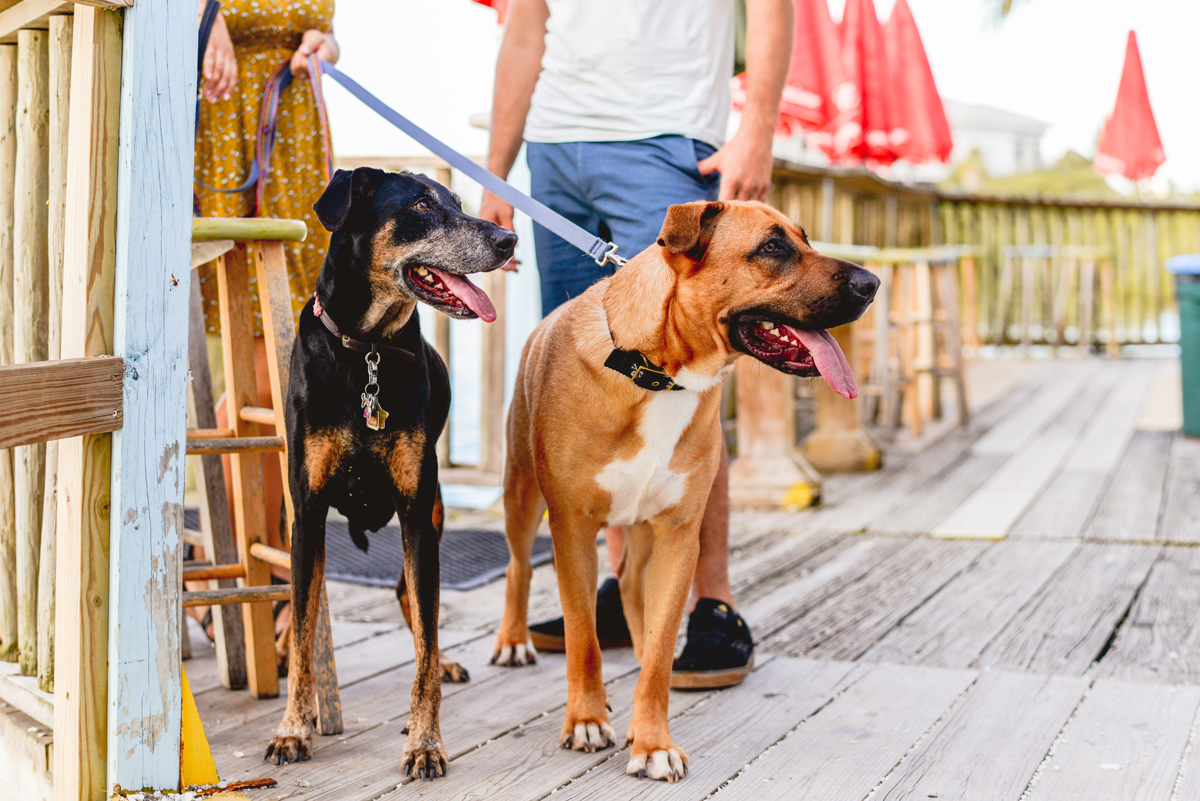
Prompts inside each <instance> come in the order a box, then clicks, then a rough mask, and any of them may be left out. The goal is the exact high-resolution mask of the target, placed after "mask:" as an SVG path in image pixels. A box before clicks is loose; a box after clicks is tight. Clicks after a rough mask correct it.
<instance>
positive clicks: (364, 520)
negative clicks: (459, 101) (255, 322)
mask: <svg viewBox="0 0 1200 801" xmlns="http://www.w3.org/2000/svg"><path fill="white" fill-rule="evenodd" d="M314 208H315V209H316V212H317V217H318V218H319V219H320V220H321V224H322V225H324V226H325V227H326V228H328V229H329V230H330V231H332V232H333V237H332V239H331V240H330V244H329V253H328V255H327V256H326V257H325V264H324V266H322V268H321V275H320V277H319V278H318V280H317V291H316V295H315V297H314V298H313V299H312V300H310V301H309V303H308V305H307V306H305V307H304V311H303V312H301V315H300V324H299V329H298V331H297V335H296V345H295V349H294V350H293V352H292V367H291V383H290V386H289V387H288V401H287V436H288V459H289V467H288V480H289V484H290V487H291V493H292V499H293V501H294V505H295V510H296V523H295V528H294V530H293V533H292V543H291V546H292V648H291V653H290V655H289V663H288V705H287V711H286V712H285V713H284V716H283V721H282V722H281V723H280V725H279V729H278V730H277V731H276V733H275V738H274V740H272V741H271V745H270V746H269V747H268V748H267V754H266V758H267V759H268V760H272V761H274V762H275V763H276V764H283V763H285V762H297V761H302V760H306V759H309V758H310V756H311V755H312V731H313V725H314V723H315V721H316V694H315V684H314V681H313V665H312V661H313V642H314V636H315V623H316V619H317V618H316V614H317V609H318V606H319V603H320V597H321V587H322V582H323V580H324V570H325V517H326V514H327V513H328V511H329V508H330V507H331V506H332V507H334V508H336V509H338V510H339V511H340V512H341V513H342V514H344V515H345V516H346V518H347V520H348V521H349V526H350V531H351V536H352V537H353V539H354V541H355V543H356V544H357V545H358V546H359V547H360V548H363V549H364V550H365V548H366V535H365V534H364V533H363V532H366V531H377V530H378V529H379V528H380V527H382V526H383V525H385V524H386V523H387V522H388V521H389V520H390V519H391V518H392V515H393V514H398V515H399V517H400V524H401V527H402V529H403V532H404V575H402V576H401V577H400V581H399V583H398V584H397V585H396V595H397V596H398V597H399V599H400V606H401V608H402V609H403V611H404V617H405V620H407V621H408V626H409V628H410V629H411V630H412V633H413V639H414V641H415V645H416V649H415V650H416V666H417V677H416V681H414V682H413V688H412V705H411V712H410V714H409V722H408V742H407V743H406V744H405V747H404V760H403V765H402V767H403V769H404V771H405V773H407V774H409V775H416V776H420V777H422V778H433V777H436V776H441V775H442V774H444V773H445V771H446V763H447V756H446V751H445V749H444V748H443V747H442V736H441V731H440V728H439V724H438V708H439V706H440V704H441V697H442V690H441V681H442V678H443V675H445V677H446V678H448V679H450V680H452V681H466V680H467V674H466V671H465V670H463V669H462V668H460V667H459V666H458V665H456V664H454V663H453V662H447V661H441V657H440V652H439V650H438V636H437V625H438V542H439V540H440V538H441V528H442V507H441V497H440V493H439V490H438V471H437V457H436V455H435V451H434V446H435V443H436V442H437V439H438V436H439V435H440V434H441V432H442V428H443V427H444V426H445V424H446V416H447V414H448V413H449V409H450V382H449V380H448V377H447V373H446V365H445V364H444V363H443V362H442V359H441V357H440V356H438V354H437V352H436V351H435V350H434V349H433V348H432V347H430V345H429V344H428V343H427V342H425V340H424V339H423V338H422V337H421V332H420V328H419V326H418V322H417V301H421V302H423V303H427V304H429V305H430V306H433V307H434V308H436V309H438V310H439V311H442V312H444V313H446V314H448V315H450V316H451V317H456V318H459V319H470V318H473V317H476V316H478V317H481V318H483V319H484V320H486V321H488V322H491V321H492V320H495V319H496V313H495V310H494V309H493V308H492V304H491V301H490V300H488V298H487V295H485V294H484V293H483V292H482V291H481V290H479V289H478V288H476V287H475V286H474V285H473V284H471V282H470V281H469V280H468V279H466V278H464V277H462V276H465V275H466V274H468V273H478V272H487V271H490V270H495V269H496V268H498V267H500V266H501V265H503V264H504V263H505V262H507V261H508V260H509V259H510V258H511V257H512V255H513V250H514V248H515V247H516V243H517V237H516V235H515V234H513V233H511V232H509V231H506V230H504V229H503V228H500V227H499V226H497V225H493V224H492V223H490V222H485V221H483V220H479V219H475V218H474V217H470V216H468V215H466V214H464V213H463V211H462V206H461V204H460V203H459V201H458V198H457V197H455V196H454V195H453V194H452V193H451V192H450V191H449V190H447V189H446V188H445V187H443V186H441V185H440V184H437V183H435V182H433V181H431V180H429V179H427V178H425V177H423V176H419V175H412V174H408V173H385V172H383V171H381V170H375V169H369V168H359V169H356V170H354V172H353V173H351V172H348V171H346V170H338V172H337V175H335V176H334V178H333V180H332V181H330V183H329V186H328V188H326V190H325V193H324V194H323V195H321V198H320V200H318V201H317V203H316V204H315V206H314ZM406 584H407V586H406ZM410 601H411V603H412V604H413V605H415V607H416V609H415V614H413V613H412V610H410Z"/></svg>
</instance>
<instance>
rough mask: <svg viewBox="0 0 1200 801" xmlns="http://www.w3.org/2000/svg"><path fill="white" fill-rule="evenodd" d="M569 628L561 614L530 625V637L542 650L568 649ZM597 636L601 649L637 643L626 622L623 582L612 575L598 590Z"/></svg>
mask: <svg viewBox="0 0 1200 801" xmlns="http://www.w3.org/2000/svg"><path fill="white" fill-rule="evenodd" d="M565 632H566V627H565V626H564V624H563V619H562V618H561V617H558V618H555V619H554V620H547V621H546V622H545V623H535V624H534V625H532V626H530V627H529V639H530V640H531V641H532V642H533V647H534V648H536V649H538V650H539V651H565V650H567V637H566V633H565ZM596 637H597V638H598V639H599V640H600V647H601V648H628V647H629V646H630V645H633V640H632V639H631V638H630V637H629V626H628V625H627V624H626V623H625V608H624V607H623V606H621V585H620V584H618V583H617V580H616V579H615V578H610V579H608V580H607V581H605V582H604V583H603V584H601V585H600V590H599V591H598V592H597V593H596Z"/></svg>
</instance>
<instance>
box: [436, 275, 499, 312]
mask: <svg viewBox="0 0 1200 801" xmlns="http://www.w3.org/2000/svg"><path fill="white" fill-rule="evenodd" d="M429 272H431V273H433V274H434V275H436V276H437V277H438V278H440V279H442V283H443V284H445V285H446V288H447V289H449V290H450V291H451V292H453V293H454V296H455V297H457V298H458V299H459V300H461V301H462V302H463V303H465V304H467V308H468V309H470V310H471V311H473V312H475V314H477V315H479V319H480V320H483V321H484V322H485V323H492V322H495V321H496V307H495V306H493V305H492V299H491V298H489V297H488V296H487V293H486V292H484V291H483V290H482V289H480V288H479V287H477V286H475V285H474V284H472V283H471V281H470V280H469V279H468V278H466V277H465V276H461V275H455V274H454V273H448V272H445V271H444V270H439V269H437V268H436V267H430V268H429Z"/></svg>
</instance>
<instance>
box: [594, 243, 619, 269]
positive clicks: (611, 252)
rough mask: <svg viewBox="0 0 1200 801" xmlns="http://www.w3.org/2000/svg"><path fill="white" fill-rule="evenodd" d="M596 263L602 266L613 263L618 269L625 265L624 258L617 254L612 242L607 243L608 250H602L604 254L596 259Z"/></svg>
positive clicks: (615, 246)
mask: <svg viewBox="0 0 1200 801" xmlns="http://www.w3.org/2000/svg"><path fill="white" fill-rule="evenodd" d="M595 261H596V264H599V265H600V266H601V267H603V266H604V265H606V264H612V265H614V266H615V267H616V268H617V269H618V270H619V269H621V268H622V267H624V266H625V262H626V259H623V258H621V257H620V256H618V255H617V245H616V243H614V242H609V243H608V250H606V251H604V255H603V256H601V257H600V258H598V259H596V260H595Z"/></svg>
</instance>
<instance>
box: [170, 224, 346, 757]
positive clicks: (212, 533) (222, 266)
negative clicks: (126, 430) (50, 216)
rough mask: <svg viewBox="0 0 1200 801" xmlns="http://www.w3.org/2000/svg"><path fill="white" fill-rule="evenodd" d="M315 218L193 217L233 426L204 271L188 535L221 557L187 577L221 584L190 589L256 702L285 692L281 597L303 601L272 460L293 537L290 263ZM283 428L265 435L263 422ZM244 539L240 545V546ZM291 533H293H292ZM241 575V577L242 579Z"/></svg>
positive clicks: (333, 693)
mask: <svg viewBox="0 0 1200 801" xmlns="http://www.w3.org/2000/svg"><path fill="white" fill-rule="evenodd" d="M306 233H307V231H306V228H305V225H304V223H302V222H299V221H294V220H245V219H221V218H200V219H196V220H193V227H192V238H193V245H192V248H193V256H192V264H193V268H195V267H196V266H198V265H199V264H203V263H206V262H209V261H213V262H215V264H216V274H217V290H218V302H219V304H220V316H221V345H222V351H223V361H224V372H225V397H226V408H227V409H228V411H229V424H228V425H229V427H228V428H226V429H218V428H217V423H216V415H215V412H214V402H213V401H214V398H213V393H212V378H211V372H210V369H209V363H208V351H207V347H206V344H205V336H204V313H203V309H202V307H201V300H200V291H199V277H198V276H197V274H196V272H195V270H194V269H193V272H192V279H191V280H192V307H191V321H190V341H189V348H188V356H189V363H190V369H191V373H192V381H191V384H190V390H189V396H190V400H191V404H190V405H191V414H192V420H191V427H190V428H189V430H188V436H187V453H188V455H200V456H202V459H201V460H200V462H199V463H198V465H199V469H198V470H197V479H198V482H197V483H198V484H200V485H201V492H200V500H201V506H200V514H201V530H200V531H199V532H185V536H186V537H187V538H188V539H189V540H190V541H192V542H195V543H198V544H201V545H203V546H204V547H205V550H206V552H207V555H208V557H209V560H211V561H209V562H207V563H205V564H192V565H187V566H185V568H184V573H183V576H184V579H185V580H188V581H192V580H205V579H207V580H208V581H209V582H210V589H208V590H199V591H193V592H184V594H183V606H185V607H189V606H210V605H211V606H212V607H213V609H214V614H213V622H214V629H215V635H216V640H217V658H218V662H219V664H220V671H221V681H222V683H223V684H224V685H225V686H226V687H230V688H233V687H238V686H249V689H250V692H251V694H252V695H254V696H255V697H256V698H269V697H274V696H277V695H278V694H279V679H278V673H277V666H276V654H275V627H274V621H273V617H272V613H271V605H270V603H269V602H272V601H279V600H285V599H290V598H291V586H290V585H287V584H277V585H272V584H271V566H272V565H278V566H283V567H290V565H291V559H290V557H289V555H288V553H287V552H286V551H282V550H279V549H276V548H272V547H270V546H269V545H267V526H268V525H274V524H275V523H276V521H269V520H267V519H266V513H265V510H264V508H263V503H262V494H263V459H264V458H266V456H265V455H266V454H276V458H278V459H279V463H280V469H281V471H282V475H283V477H284V487H283V490H284V491H283V497H284V509H285V516H286V531H287V532H288V535H289V536H290V532H291V530H292V523H293V521H294V519H295V513H294V509H293V506H292V499H291V496H290V494H289V493H288V488H287V469H288V466H287V438H286V436H285V432H286V426H285V422H284V412H283V410H284V399H285V397H286V388H287V385H288V370H289V367H290V364H291V352H292V343H293V342H294V340H295V336H296V332H295V323H294V322H293V320H292V306H291V290H290V288H289V286H288V280H287V265H286V262H285V259H284V251H283V243H284V242H285V241H302V240H303V239H304V237H305V235H306ZM250 261H253V263H254V268H255V272H256V274H257V289H258V296H259V300H260V302H261V307H262V315H263V331H264V335H265V339H266V345H267V357H268V359H267V361H268V372H269V376H270V383H271V407H270V408H264V407H259V406H257V405H256V404H257V398H258V388H257V386H256V378H255V369H254V344H253V342H254V337H253V327H252V323H251V304H250V277H249V263H250ZM261 425H272V426H274V427H275V434H274V435H273V436H262V435H261V434H260V432H259V426H261ZM221 454H229V455H230V458H231V467H232V479H233V480H232V484H233V501H234V503H233V509H234V518H235V522H236V523H237V527H236V537H235V536H234V531H233V528H232V526H231V525H230V520H229V514H228V508H229V506H228V499H227V497H226V494H225V481H224V474H223V470H222V466H221ZM235 540H236V546H235ZM285 541H286V540H285ZM238 581H240V582H241V585H240V586H238ZM230 604H240V605H242V615H241V617H240V619H238V617H237V616H235V615H227V614H223V612H224V607H225V606H226V605H230ZM315 660H316V667H317V670H316V675H317V706H318V720H317V731H318V732H319V733H321V734H337V733H340V732H341V731H342V717H341V703H340V700H339V696H338V687H337V671H336V668H335V664H334V656H333V639H332V635H331V631H330V625H329V603H328V595H327V593H326V592H324V591H323V592H322V596H321V611H320V615H319V618H318V629H317V641H316V654H315Z"/></svg>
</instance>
